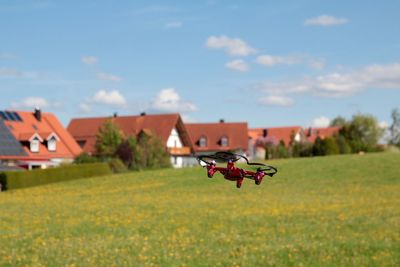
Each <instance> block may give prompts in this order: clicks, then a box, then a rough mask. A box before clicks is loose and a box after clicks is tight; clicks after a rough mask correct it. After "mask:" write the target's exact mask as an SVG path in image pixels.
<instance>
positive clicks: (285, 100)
mask: <svg viewBox="0 0 400 267" xmlns="http://www.w3.org/2000/svg"><path fill="white" fill-rule="evenodd" d="M258 103H260V104H262V105H271V106H285V107H287V106H292V105H293V104H294V100H293V99H291V98H289V97H286V96H279V95H271V96H266V97H263V98H261V99H260V100H259V101H258Z"/></svg>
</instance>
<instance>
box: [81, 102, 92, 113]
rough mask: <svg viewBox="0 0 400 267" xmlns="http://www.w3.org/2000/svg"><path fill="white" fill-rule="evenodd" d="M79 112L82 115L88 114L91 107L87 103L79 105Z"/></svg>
mask: <svg viewBox="0 0 400 267" xmlns="http://www.w3.org/2000/svg"><path fill="white" fill-rule="evenodd" d="M79 110H80V112H82V113H90V112H91V111H92V107H91V106H90V105H89V104H87V103H81V104H80V105H79Z"/></svg>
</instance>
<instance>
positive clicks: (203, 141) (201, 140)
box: [199, 136, 207, 147]
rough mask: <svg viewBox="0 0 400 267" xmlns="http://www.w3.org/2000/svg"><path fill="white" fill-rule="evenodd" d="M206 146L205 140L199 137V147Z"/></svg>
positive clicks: (203, 137)
mask: <svg viewBox="0 0 400 267" xmlns="http://www.w3.org/2000/svg"><path fill="white" fill-rule="evenodd" d="M206 146H207V138H206V137H205V136H202V137H200V139H199V147H206Z"/></svg>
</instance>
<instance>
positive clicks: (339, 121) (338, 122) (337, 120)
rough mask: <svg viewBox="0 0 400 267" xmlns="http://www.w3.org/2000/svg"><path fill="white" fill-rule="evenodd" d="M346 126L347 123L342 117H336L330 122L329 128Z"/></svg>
mask: <svg viewBox="0 0 400 267" xmlns="http://www.w3.org/2000/svg"><path fill="white" fill-rule="evenodd" d="M346 124H347V121H346V119H345V118H343V117H342V116H337V117H336V118H334V119H333V120H332V121H331V123H330V126H338V127H342V126H345V125H346Z"/></svg>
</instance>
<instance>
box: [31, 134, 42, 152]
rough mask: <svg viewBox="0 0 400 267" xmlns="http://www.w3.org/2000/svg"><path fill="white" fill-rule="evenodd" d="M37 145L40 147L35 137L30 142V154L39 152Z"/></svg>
mask: <svg viewBox="0 0 400 267" xmlns="http://www.w3.org/2000/svg"><path fill="white" fill-rule="evenodd" d="M39 145H40V140H39V138H37V137H35V138H33V139H32V141H31V152H34V153H37V152H39Z"/></svg>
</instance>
